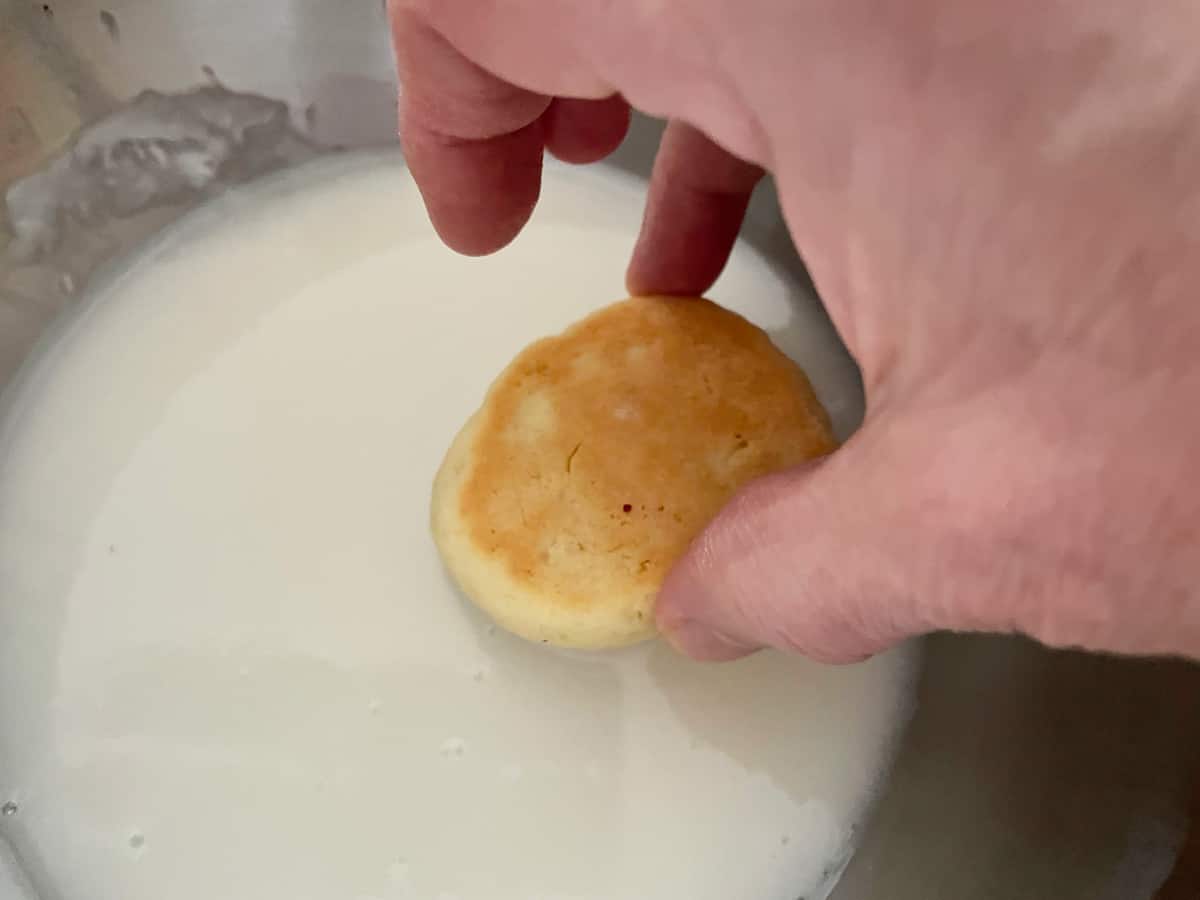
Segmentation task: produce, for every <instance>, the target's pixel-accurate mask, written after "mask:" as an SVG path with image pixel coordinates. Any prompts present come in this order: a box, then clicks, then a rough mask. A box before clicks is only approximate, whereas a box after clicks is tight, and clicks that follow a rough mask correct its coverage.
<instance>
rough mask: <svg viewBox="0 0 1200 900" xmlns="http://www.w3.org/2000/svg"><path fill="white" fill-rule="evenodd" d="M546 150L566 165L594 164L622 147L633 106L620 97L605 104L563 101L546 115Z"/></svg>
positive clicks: (544, 119)
mask: <svg viewBox="0 0 1200 900" xmlns="http://www.w3.org/2000/svg"><path fill="white" fill-rule="evenodd" d="M542 118H543V125H544V133H545V139H546V149H547V150H549V151H550V153H552V154H553V155H554V156H555V157H556V158H557V159H560V160H562V161H563V162H566V163H573V164H582V163H592V162H597V161H598V160H601V159H604V158H605V157H606V156H608V155H609V154H610V153H612V152H613V151H614V150H616V149H617V147H619V146H620V145H621V142H622V141H623V140H625V134H626V132H628V130H629V119H630V111H629V104H628V103H626V102H625V100H624V98H622V97H621V96H620V95H618V94H614V95H613V96H611V97H605V98H604V99H601V100H575V99H569V98H559V99H557V100H555V101H554V102H553V103H551V104H550V108H549V109H547V110H546V112H545V114H544V115H543V117H542Z"/></svg>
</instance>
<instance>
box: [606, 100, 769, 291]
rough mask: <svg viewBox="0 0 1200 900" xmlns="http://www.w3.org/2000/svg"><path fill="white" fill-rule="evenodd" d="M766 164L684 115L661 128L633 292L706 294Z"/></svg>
mask: <svg viewBox="0 0 1200 900" xmlns="http://www.w3.org/2000/svg"><path fill="white" fill-rule="evenodd" d="M762 174H763V173H762V170H761V169H760V168H759V167H757V166H755V165H753V164H751V163H748V162H746V161H744V160H741V159H738V158H737V157H735V156H733V155H732V154H730V153H728V152H727V151H725V150H724V149H722V148H721V147H719V146H717V145H716V144H714V143H713V142H712V141H711V140H709V139H708V138H707V137H706V136H705V135H703V134H702V133H701V132H699V131H697V130H696V129H694V128H692V127H691V126H688V125H686V124H684V123H682V122H672V123H671V124H670V125H669V126H668V127H667V131H666V133H665V134H664V135H663V140H662V146H661V147H660V148H659V151H658V157H657V159H656V160H655V164H654V173H653V175H652V177H651V181H650V191H649V194H648V196H647V199H646V213H645V216H644V218H643V221H642V230H641V233H640V234H639V235H638V241H637V245H636V247H635V248H634V253H633V257H632V259H631V260H630V263H629V268H628V270H627V272H626V278H625V280H626V285H627V287H628V288H629V291H630V293H632V294H635V295H636V294H644V293H657V294H671V295H676V296H695V295H700V294H703V293H704V292H705V291H707V290H708V289H709V288H710V287H712V285H713V283H714V282H715V281H716V280H717V278H718V277H719V276H720V274H721V271H722V270H723V269H724V268H725V263H726V262H727V260H728V259H729V254H730V251H731V250H732V249H733V245H734V243H735V242H736V241H737V236H738V232H739V231H740V230H741V227H742V220H743V219H744V218H745V215H746V207H747V205H748V204H749V202H750V194H751V192H752V191H753V190H754V186H755V185H756V184H757V183H758V182H759V180H761V178H762Z"/></svg>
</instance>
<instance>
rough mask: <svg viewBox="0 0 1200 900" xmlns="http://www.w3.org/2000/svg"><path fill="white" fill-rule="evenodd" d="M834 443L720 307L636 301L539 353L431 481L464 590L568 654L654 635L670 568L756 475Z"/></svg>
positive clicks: (780, 370) (519, 364) (813, 407)
mask: <svg viewBox="0 0 1200 900" xmlns="http://www.w3.org/2000/svg"><path fill="white" fill-rule="evenodd" d="M835 446H836V443H835V441H834V438H833V435H832V432H831V430H830V426H829V418H828V416H827V415H826V413H825V410H824V409H822V407H821V405H820V403H819V402H818V401H817V398H816V396H815V395H814V394H813V391H812V388H811V386H810V385H809V383H808V379H807V378H806V377H805V375H804V373H803V372H802V371H801V370H800V368H799V367H798V366H797V365H796V364H795V363H794V362H792V360H790V359H789V358H788V357H786V356H785V355H784V354H783V353H782V352H780V351H779V350H778V349H777V348H776V347H775V345H774V344H772V343H771V340H770V338H769V337H767V335H766V333H765V332H764V331H762V330H761V329H760V328H758V327H756V326H755V325H752V324H751V323H750V322H748V321H746V320H745V319H743V318H742V317H741V316H739V315H737V314H736V313H732V312H730V311H728V310H726V309H723V308H722V307H720V306H717V305H716V304H714V303H712V302H710V301H708V300H701V299H695V298H679V297H638V298H634V299H631V300H624V301H621V302H620V303H616V304H613V305H612V306H609V307H606V308H604V309H602V310H600V311H599V312H596V313H593V314H592V315H590V316H588V317H587V318H585V319H583V320H582V321H580V322H578V323H577V324H575V325H573V326H572V327H571V328H569V329H567V330H566V331H565V332H563V333H562V334H561V335H558V336H557V337H551V338H545V339H543V340H540V341H537V342H536V343H534V344H532V345H530V346H529V347H527V348H526V349H525V350H524V351H522V352H521V354H520V355H519V356H517V358H516V359H515V360H513V362H512V363H511V364H510V365H509V366H508V368H507V369H505V370H504V371H503V372H502V373H501V374H500V376H499V377H498V378H497V379H496V381H495V382H494V383H493V384H492V386H491V388H490V389H489V391H488V394H487V397H486V398H485V400H484V403H483V406H482V407H481V408H480V409H479V411H478V412H477V413H475V415H474V416H472V417H471V419H470V420H469V421H468V422H467V423H466V425H465V426H464V427H463V429H462V431H461V432H460V433H459V435H458V437H457V438H456V439H455V441H454V443H453V445H452V446H451V447H450V450H449V452H448V453H447V455H446V458H445V461H444V462H443V463H442V467H441V469H440V471H439V472H438V475H437V478H436V480H435V482H434V489H433V503H432V525H433V535H434V539H435V541H436V542H437V546H438V549H439V551H440V552H441V555H442V558H443V560H444V561H445V563H446V566H447V568H448V569H449V571H450V573H451V575H452V576H453V577H454V579H455V580H456V581H457V582H458V584H459V586H460V587H461V588H462V590H463V591H464V593H466V595H467V596H468V597H469V598H470V599H471V600H473V601H474V602H475V603H476V604H477V605H478V606H480V607H481V608H482V609H483V610H484V611H485V612H487V613H488V614H489V615H490V616H491V617H492V618H493V619H494V620H495V621H496V622H497V623H498V624H500V625H501V626H502V627H504V628H506V629H507V630H509V631H512V632H514V633H516V634H518V635H521V636H522V637H525V638H528V639H530V640H534V641H542V642H546V643H551V644H557V645H559V646H564V647H581V648H602V647H617V646H622V645H625V644H631V643H635V642H637V641H640V640H643V639H645V638H648V637H651V636H653V635H654V633H655V627H654V600H655V596H656V594H657V592H658V589H659V587H660V585H661V584H662V580H663V577H664V576H665V575H666V573H667V571H668V570H669V569H670V567H671V565H672V564H673V563H674V562H675V561H676V560H677V559H678V558H679V557H680V556H681V555H682V553H683V552H684V550H685V549H686V548H687V546H688V544H689V543H690V542H691V540H692V539H693V538H694V537H695V536H696V535H697V534H699V532H700V531H701V530H702V529H703V528H704V526H705V525H706V524H707V523H708V522H709V521H710V520H711V519H712V518H713V516H714V515H715V514H716V513H717V511H718V510H719V509H720V508H721V507H722V506H723V505H724V504H725V502H726V501H728V500H729V499H730V497H732V496H733V494H734V492H735V491H736V490H737V489H738V488H739V487H741V486H742V485H744V484H745V483H746V482H748V481H750V480H752V479H754V478H756V477H758V476H760V475H765V474H767V473H769V472H773V471H777V470H779V469H783V468H787V467H789V466H792V465H795V464H797V463H800V462H803V461H804V460H808V459H812V458H813V457H816V456H820V455H823V454H825V453H828V452H830V451H831V450H833V449H834V447H835Z"/></svg>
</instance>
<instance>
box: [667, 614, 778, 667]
mask: <svg viewBox="0 0 1200 900" xmlns="http://www.w3.org/2000/svg"><path fill="white" fill-rule="evenodd" d="M662 636H663V639H664V640H666V642H667V643H668V644H670V645H671V647H672V648H673V649H674V650H675V652H677V653H679V654H681V655H683V656H686V657H688V658H689V659H694V660H696V661H698V662H733V661H734V660H737V659H743V658H745V657H747V656H749V655H750V654H752V653H754V652H756V651H757V650H759V649H760V648H758V647H750V646H746V645H745V644H742V643H739V642H738V641H734V640H731V639H730V638H728V637H726V636H725V635H723V634H721V633H720V632H716V631H713V630H712V629H710V628H708V627H707V626H705V625H701V624H699V623H697V622H682V623H680V624H678V625H676V626H675V627H674V628H672V629H670V630H669V631H663V632H662Z"/></svg>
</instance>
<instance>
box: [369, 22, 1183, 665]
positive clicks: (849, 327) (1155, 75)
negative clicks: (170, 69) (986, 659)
mask: <svg viewBox="0 0 1200 900" xmlns="http://www.w3.org/2000/svg"><path fill="white" fill-rule="evenodd" d="M391 14H392V20H393V31H394V37H395V42H396V47H397V58H398V62H399V69H400V75H401V80H402V82H403V84H404V91H403V94H402V97H401V104H400V107H401V137H402V141H403V143H404V147H405V152H406V155H407V158H408V160H409V164H410V166H411V168H412V171H413V174H414V177H415V178H416V179H417V182H418V184H419V185H420V186H421V189H422V192H423V194H424V196H425V199H426V203H427V205H428V207H429V209H430V213H431V217H432V218H433V221H434V223H435V226H436V227H437V228H438V231H439V233H440V234H441V235H442V236H443V238H444V239H445V240H446V241H447V243H449V244H450V245H451V246H453V247H455V248H457V249H459V250H461V251H464V252H468V253H485V252H490V251H492V250H495V249H497V248H499V247H500V246H502V245H503V244H505V243H506V242H507V241H508V240H510V239H511V238H512V237H513V236H514V235H515V234H516V233H517V232H518V231H519V229H520V227H521V226H522V225H523V224H524V222H525V220H526V218H527V217H528V215H529V213H530V211H531V210H532V208H533V205H534V203H535V202H536V198H537V189H538V179H539V173H540V165H541V158H542V153H543V150H545V149H548V150H550V151H551V152H553V153H555V154H556V155H558V156H560V157H562V158H564V159H566V160H568V161H574V162H586V161H591V160H594V159H598V158H600V157H602V156H604V155H605V154H607V153H608V152H609V151H611V150H612V149H613V148H614V147H615V146H616V145H617V144H618V143H619V141H620V139H621V137H622V135H623V134H624V130H625V127H626V123H627V116H628V111H627V108H626V107H625V101H624V100H622V99H620V98H621V97H623V98H627V99H628V101H629V102H631V103H632V104H633V105H634V106H636V107H638V108H640V109H643V110H645V111H647V112H650V113H652V114H657V115H662V116H665V117H668V118H670V119H672V120H673V124H672V125H671V126H670V128H669V130H668V134H667V136H666V138H665V139H664V144H663V147H662V149H661V150H660V154H659V159H658V161H657V163H656V167H655V174H654V177H653V179H652V184H651V188H650V194H649V198H648V203H647V215H646V221H645V225H644V227H643V232H642V235H641V237H640V239H639V243H638V247H637V250H636V251H635V253H634V258H633V261H632V263H631V265H630V270H629V273H628V280H629V282H630V288H631V290H633V291H635V292H650V291H659V292H664V293H684V294H687V293H701V292H702V291H704V290H705V289H707V288H708V287H709V285H710V284H711V283H712V281H713V280H714V279H715V277H716V275H717V274H718V273H719V271H720V268H721V266H722V265H723V263H724V261H725V257H726V255H727V253H728V250H729V247H730V246H731V245H732V242H733V240H734V238H735V237H736V233H737V230H738V228H739V226H740V221H741V217H742V215H743V213H744V210H745V205H746V200H747V197H748V195H749V192H750V190H751V189H752V187H753V185H754V184H755V182H756V181H757V179H758V177H759V176H760V174H761V170H762V169H766V170H768V171H770V172H772V174H773V175H774V176H775V178H776V181H777V184H778V189H779V195H780V201H781V204H782V207H783V210H784V215H785V217H786V219H787V222H788V226H789V228H790V230H791V233H792V236H793V239H794V240H795V242H796V244H797V247H798V248H799V249H800V251H801V253H802V254H803V255H804V257H805V260H806V262H807V264H808V266H809V269H810V271H811V272H812V274H813V277H814V281H815V282H816V284H817V287H818V289H819V290H820V292H821V295H822V297H823V299H824V301H825V303H826V306H827V307H828V309H829V312H830V315H831V316H832V318H833V321H834V323H835V325H836V326H837V328H838V330H839V332H840V334H841V335H842V337H843V339H844V340H845V341H846V343H847V345H848V346H849V348H850V350H851V352H852V353H853V354H854V356H855V357H856V359H857V360H858V363H859V365H860V367H861V368H862V371H863V377H864V382H865V385H866V389H867V398H868V413H867V418H866V421H865V423H864V425H863V427H862V429H861V430H860V431H859V432H858V433H857V434H856V435H855V436H854V437H853V438H852V439H851V440H850V441H849V442H848V443H847V445H846V446H845V447H843V448H842V449H841V450H840V451H839V452H837V453H836V454H834V455H833V456H832V457H830V458H828V459H826V460H824V461H822V462H820V463H818V464H814V465H812V466H809V467H807V468H805V469H803V470H798V471H792V472H787V473H783V474H781V475H778V476H775V477H773V478H769V479H766V480H764V481H762V482H760V483H757V484H755V485H752V486H751V487H750V488H748V489H747V490H746V491H744V492H743V493H742V494H741V495H740V496H739V497H738V498H736V499H735V500H734V502H733V503H732V504H731V505H730V506H729V507H728V508H727V509H726V510H725V511H724V512H723V513H722V514H721V515H720V516H719V517H718V518H717V520H716V521H715V522H713V523H712V525H711V526H710V527H709V529H708V530H707V531H706V532H705V533H704V534H703V535H702V536H701V537H700V538H699V539H698V540H697V541H696V543H695V544H694V546H693V548H692V549H691V550H690V551H689V553H688V554H687V556H686V557H685V558H684V559H683V560H682V561H681V562H680V563H679V564H678V565H677V566H676V568H675V569H674V571H673V572H672V573H671V574H670V575H669V577H668V579H667V581H666V583H665V585H664V587H663V591H662V594H661V596H660V599H659V605H658V620H659V624H660V626H661V627H662V629H663V631H664V633H665V634H666V635H667V636H668V638H669V639H671V640H672V641H673V642H674V643H675V644H676V645H677V646H679V647H680V648H681V649H683V650H684V651H686V652H688V653H691V654H692V655H695V656H699V657H703V658H715V659H721V658H732V657H735V656H738V655H741V654H743V653H746V652H749V651H751V650H753V649H755V648H758V647H763V646H773V647H781V648H786V649H794V650H798V651H801V652H804V653H806V654H808V655H810V656H813V657H815V658H818V659H824V660H830V661H849V660H854V659H859V658H862V657H864V656H867V655H870V654H871V653H874V652H877V651H879V650H881V649H884V648H886V647H888V646H890V645H892V644H894V643H896V642H898V641H900V640H902V639H904V638H906V637H909V636H912V635H916V634H921V633H924V632H927V631H932V630H939V629H953V630H989V631H1013V630H1016V631H1022V632H1025V633H1028V634H1031V635H1033V636H1034V637H1037V638H1039V639H1041V640H1043V641H1046V642H1048V643H1051V644H1058V645H1079V646H1084V647H1089V648H1093V649H1108V650H1115V651H1120V652H1147V653H1181V654H1186V655H1190V656H1193V657H1200V477H1198V476H1200V472H1198V468H1200V467H1198V465H1197V460H1200V399H1198V398H1200V303H1197V302H1195V301H1194V299H1193V297H1192V294H1193V292H1194V291H1195V288H1194V285H1195V284H1196V283H1197V280H1198V278H1197V276H1200V272H1198V271H1197V270H1198V269H1200V256H1198V255H1197V254H1196V252H1195V251H1196V250H1197V247H1196V244H1197V234H1198V233H1200V232H1198V231H1197V228H1198V226H1200V220H1198V216H1200V152H1198V151H1200V119H1198V118H1197V117H1196V116H1195V114H1194V111H1195V109H1197V108H1198V107H1200V59H1197V58H1196V57H1195V54H1194V53H1193V52H1192V48H1191V47H1190V43H1191V41H1192V35H1194V34H1195V33H1196V29H1197V26H1198V25H1200V13H1198V12H1197V11H1196V8H1195V6H1194V4H1190V3H1185V2H1182V0H1167V2H1164V3H1161V4H1156V5H1154V6H1153V7H1146V6H1144V5H1138V6H1134V5H1133V4H1128V5H1127V4H1125V3H1121V2H1117V3H1111V4H1093V3H1088V2H1085V0H1057V2H1054V3H1021V4H1017V5H1016V6H1014V5H1012V4H995V3H987V2H983V0H968V2H966V3H963V2H953V0H917V2H914V3H908V4H902V5H900V6H897V5H895V4H887V3H884V2H882V0H841V2H831V0H825V2H819V0H802V2H796V3H778V2H774V0H741V2H739V3H734V2H732V0H613V2H609V3H588V2H584V0H562V2H555V3H547V2H544V0H392V4H391ZM518 86H519V87H518ZM682 123H688V124H687V125H685V124H682ZM704 135H707V136H708V137H705V136H704ZM722 148H724V149H722Z"/></svg>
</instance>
